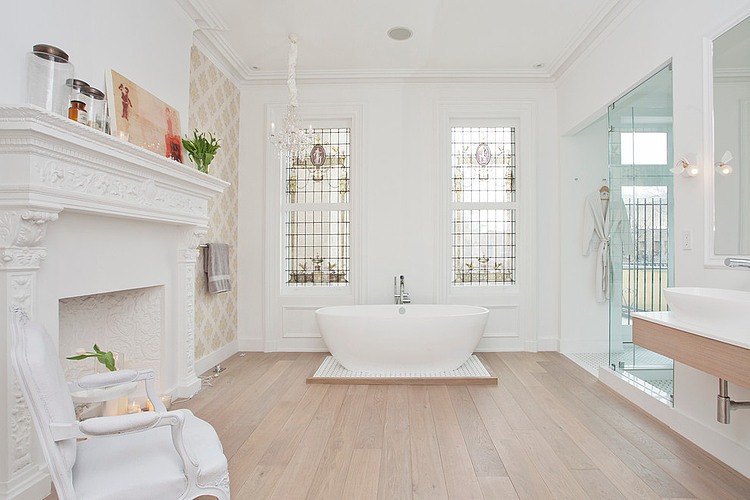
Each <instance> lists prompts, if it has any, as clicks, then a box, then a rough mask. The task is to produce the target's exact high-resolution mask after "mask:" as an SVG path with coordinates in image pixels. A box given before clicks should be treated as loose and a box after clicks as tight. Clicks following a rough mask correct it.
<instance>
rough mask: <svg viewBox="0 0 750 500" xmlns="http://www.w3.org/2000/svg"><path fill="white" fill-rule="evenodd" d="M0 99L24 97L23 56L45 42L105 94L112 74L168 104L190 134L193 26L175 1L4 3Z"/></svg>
mask: <svg viewBox="0 0 750 500" xmlns="http://www.w3.org/2000/svg"><path fill="white" fill-rule="evenodd" d="M2 13H3V19H4V20H5V22H4V25H3V29H2V31H1V32H0V40H1V41H2V43H0V46H2V48H3V50H2V51H0V67H2V68H3V78H0V102H2V103H3V104H17V103H22V102H23V101H24V100H25V97H26V54H27V53H28V52H30V51H31V48H32V46H34V45H36V44H38V43H45V44H49V45H54V46H56V47H59V48H61V49H62V50H64V51H65V52H67V53H68V55H69V56H70V62H71V63H72V64H73V65H74V66H75V76H76V78H79V79H82V80H85V81H86V82H88V83H89V84H90V85H93V86H94V87H96V88H99V89H100V90H102V91H103V90H104V74H105V70H107V69H114V70H116V71H117V72H118V73H120V74H122V75H124V76H125V77H127V78H128V79H130V80H132V81H134V82H136V83H137V84H138V85H140V86H141V87H143V88H144V89H146V90H147V91H149V92H151V93H152V94H154V95H155V96H157V97H158V98H159V99H161V100H162V101H164V102H166V103H167V104H169V105H171V106H173V107H174V108H176V109H177V111H179V113H180V121H181V122H182V130H186V129H187V118H188V99H189V82H190V78H189V77H190V47H191V45H192V42H193V29H194V25H193V22H192V21H191V20H190V19H189V18H188V17H187V16H186V14H185V13H184V11H183V10H182V9H181V8H180V7H179V6H178V4H177V2H174V1H152V0H132V1H129V2H97V1H94V0H78V1H76V2H74V3H71V2H61V1H59V0H41V1H39V2H3V9H2Z"/></svg>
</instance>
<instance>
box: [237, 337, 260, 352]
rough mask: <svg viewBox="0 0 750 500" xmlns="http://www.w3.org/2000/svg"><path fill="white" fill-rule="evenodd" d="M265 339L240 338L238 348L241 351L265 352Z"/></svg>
mask: <svg viewBox="0 0 750 500" xmlns="http://www.w3.org/2000/svg"><path fill="white" fill-rule="evenodd" d="M265 342H266V341H265V340H263V339H261V338H256V339H239V340H238V341H237V349H238V350H239V352H264V350H263V346H264V345H265Z"/></svg>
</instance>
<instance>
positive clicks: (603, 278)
mask: <svg viewBox="0 0 750 500" xmlns="http://www.w3.org/2000/svg"><path fill="white" fill-rule="evenodd" d="M616 205H617V203H616V200H609V201H608V200H603V199H602V196H601V193H600V192H599V191H595V192H593V193H591V194H590V195H588V196H587V197H586V202H585V204H584V215H583V255H584V256H586V257H587V256H588V255H589V254H590V253H591V250H592V249H595V250H596V282H595V295H596V301H597V302H605V301H607V300H609V264H610V256H609V244H610V236H611V235H612V233H613V231H612V225H613V222H612V221H613V220H614V221H615V224H616V225H618V226H619V225H620V224H621V223H622V222H623V221H627V214H626V213H625V210H624V206H623V207H622V208H623V210H617V209H616ZM616 213H617V214H618V215H619V217H617V218H615V217H614V215H615V214H616Z"/></svg>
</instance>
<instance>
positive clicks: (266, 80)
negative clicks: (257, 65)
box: [242, 69, 554, 86]
mask: <svg viewBox="0 0 750 500" xmlns="http://www.w3.org/2000/svg"><path fill="white" fill-rule="evenodd" d="M286 80H287V75H286V74H285V73H283V72H281V71H267V72H261V71H254V72H253V74H252V75H251V76H249V77H248V78H245V79H244V81H243V82H242V84H243V85H245V86H252V85H281V84H285V83H286ZM553 81H554V80H552V79H551V78H550V76H549V75H548V74H547V73H543V72H538V71H526V70H418V69H417V70H412V69H389V70H380V69H378V70H375V69H372V70H370V69H360V70H318V71H297V82H298V83H331V84H335V83H342V84H348V83H372V82H376V83H553Z"/></svg>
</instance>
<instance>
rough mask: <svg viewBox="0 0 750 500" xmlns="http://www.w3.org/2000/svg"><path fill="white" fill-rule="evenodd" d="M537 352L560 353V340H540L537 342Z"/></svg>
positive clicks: (550, 338)
mask: <svg viewBox="0 0 750 500" xmlns="http://www.w3.org/2000/svg"><path fill="white" fill-rule="evenodd" d="M536 347H537V350H539V351H554V352H560V339H558V338H553V337H549V338H540V339H538V340H537V345H536Z"/></svg>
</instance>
